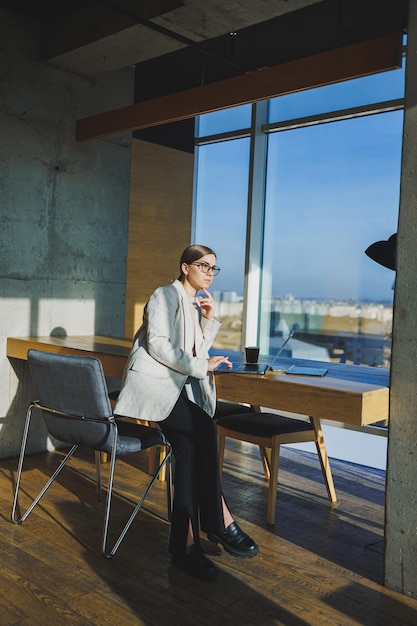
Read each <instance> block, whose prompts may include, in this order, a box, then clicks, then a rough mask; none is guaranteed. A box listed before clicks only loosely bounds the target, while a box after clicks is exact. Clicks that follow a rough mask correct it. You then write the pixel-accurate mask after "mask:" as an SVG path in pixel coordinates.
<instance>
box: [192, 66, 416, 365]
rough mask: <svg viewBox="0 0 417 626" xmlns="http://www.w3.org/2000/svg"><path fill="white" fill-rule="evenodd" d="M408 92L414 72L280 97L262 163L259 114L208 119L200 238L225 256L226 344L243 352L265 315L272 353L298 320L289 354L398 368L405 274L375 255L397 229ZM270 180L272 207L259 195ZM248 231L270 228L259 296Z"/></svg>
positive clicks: (203, 131)
mask: <svg viewBox="0 0 417 626" xmlns="http://www.w3.org/2000/svg"><path fill="white" fill-rule="evenodd" d="M403 89H404V68H402V69H401V70H394V71H391V72H386V73H384V74H380V75H378V76H371V77H368V78H361V79H357V80H352V81H347V82H345V83H340V84H337V85H331V86H328V87H321V88H319V89H312V90H310V91H306V92H302V93H297V94H293V95H287V96H282V97H280V98H276V99H274V100H273V101H271V102H270V103H269V106H268V108H265V119H264V123H263V127H262V128H263V136H264V137H265V136H267V137H268V142H267V150H266V151H264V152H262V150H260V151H258V152H259V154H263V157H259V156H258V157H256V159H257V160H254V159H253V158H250V155H252V156H253V154H256V150H254V148H253V146H254V144H252V150H251V143H250V142H256V141H259V133H257V132H252V133H251V134H250V133H249V129H248V128H247V124H248V108H247V106H245V107H238V108H237V110H236V115H235V116H233V115H232V113H231V111H230V110H229V111H228V112H227V114H226V113H225V114H224V115H222V116H219V114H208V115H207V116H203V117H202V118H200V124H199V132H198V133H197V135H198V138H197V140H196V142H197V154H198V159H197V170H196V194H195V241H197V240H198V241H201V242H206V243H207V244H208V245H211V246H212V247H213V248H215V249H216V251H217V252H218V261H219V265H221V267H222V271H221V273H220V275H219V276H218V277H216V279H215V286H214V295H215V298H216V301H217V304H218V313H219V316H220V318H221V319H223V320H225V321H226V325H225V332H224V333H223V334H221V335H220V336H219V341H218V346H219V347H220V346H221V347H225V348H230V349H235V350H236V349H237V350H240V349H242V346H243V345H244V343H245V341H246V336H247V335H246V336H245V335H244V334H243V335H242V334H241V333H240V329H241V328H244V329H245V319H244V318H245V314H246V313H247V310H248V307H253V308H254V309H256V310H257V316H256V319H257V329H256V333H257V335H256V336H257V340H258V342H259V343H260V345H261V348H262V351H263V352H265V353H266V352H270V353H274V352H275V351H276V350H277V348H278V347H279V346H280V345H281V344H282V343H283V341H284V340H285V338H286V336H287V335H288V333H289V332H290V329H291V327H292V326H293V324H297V327H298V331H297V334H296V335H295V337H294V338H293V339H291V341H290V342H289V343H288V344H287V349H288V350H287V352H286V354H290V355H292V356H295V357H297V356H299V357H301V358H313V359H321V360H341V361H346V362H349V363H365V364H368V365H375V366H386V365H387V364H388V363H389V358H390V340H391V339H390V338H391V324H392V300H393V283H394V277H395V276H394V273H393V272H392V271H391V270H388V269H386V268H383V267H381V266H379V265H377V264H376V263H374V262H373V261H371V260H370V259H369V258H368V257H367V256H366V255H365V254H364V251H365V249H366V248H367V247H368V246H369V245H370V244H371V243H373V242H374V241H377V240H380V239H387V238H388V237H389V236H390V235H392V234H393V233H394V232H395V231H396V229H397V218H398V204H399V182H400V162H401V138H402V123H403V113H402V98H403ZM254 106H255V105H254ZM232 111H233V110H232ZM216 116H217V117H216ZM255 119H256V120H258V121H257V123H258V124H259V119H258V117H257V116H256V115H255V114H253V115H252V120H255ZM228 120H229V121H228ZM228 124H229V125H228ZM260 158H261V159H263V162H262V163H260ZM254 172H255V174H254ZM254 176H256V177H258V178H260V179H261V180H256V181H255V183H254ZM259 183H261V186H263V187H264V188H265V201H264V203H263V206H262V207H261V211H259V207H255V210H254V207H253V202H254V200H253V197H252V196H251V195H250V194H251V190H252V189H253V187H254V184H255V185H256V184H257V185H258V187H259ZM248 190H249V191H248ZM258 201H259V195H258V197H257V200H256V201H255V202H258ZM248 207H249V216H250V219H249V220H248V218H247V212H248ZM254 214H256V215H257V216H258V217H257V218H256V219H258V220H259V219H260V218H259V215H260V214H261V215H262V218H261V220H260V221H258V222H256V220H254V218H253V215H254ZM247 224H249V228H259V227H260V226H259V225H260V224H261V226H262V228H263V230H262V232H263V241H262V246H261V250H260V253H259V266H260V267H261V278H262V280H261V284H260V286H259V289H257V291H256V292H251V293H244V285H250V284H251V283H250V281H246V282H245V281H244V277H245V276H244V272H245V271H246V272H250V267H252V266H253V255H252V256H251V254H252V253H251V249H250V242H251V241H252V240H253V238H252V239H251V236H250V235H251V233H250V232H246V229H247ZM245 260H246V261H245ZM245 262H246V265H245ZM250 262H251V263H252V266H251V265H250ZM246 331H247V325H246ZM251 336H252V337H253V332H252V335H251Z"/></svg>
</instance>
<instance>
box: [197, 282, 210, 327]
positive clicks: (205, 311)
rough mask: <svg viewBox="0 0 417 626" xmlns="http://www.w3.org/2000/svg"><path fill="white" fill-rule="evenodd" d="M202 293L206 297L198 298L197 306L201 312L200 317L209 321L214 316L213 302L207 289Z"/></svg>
mask: <svg viewBox="0 0 417 626" xmlns="http://www.w3.org/2000/svg"><path fill="white" fill-rule="evenodd" d="M203 291H204V293H205V294H206V296H205V297H203V296H200V297H199V298H198V305H199V307H200V310H201V315H202V316H203V317H205V318H206V319H208V320H211V319H213V316H214V301H213V298H212V297H211V295H210V293H209V292H208V291H207V289H203Z"/></svg>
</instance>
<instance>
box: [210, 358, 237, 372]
mask: <svg viewBox="0 0 417 626" xmlns="http://www.w3.org/2000/svg"><path fill="white" fill-rule="evenodd" d="M221 363H225V364H226V365H227V367H228V368H229V369H230V368H231V367H233V363H231V362H230V361H229V359H228V358H227V356H211V357H210V358H209V360H208V367H207V371H208V372H214V370H215V369H216V368H217V367H219V365H220V364H221Z"/></svg>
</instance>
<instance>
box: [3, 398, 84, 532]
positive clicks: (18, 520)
mask: <svg viewBox="0 0 417 626" xmlns="http://www.w3.org/2000/svg"><path fill="white" fill-rule="evenodd" d="M36 408H37V409H39V407H38V406H37V405H36V404H31V405H30V406H29V408H28V410H27V413H26V422H25V428H24V431H23V438H22V445H21V449H20V456H19V463H18V468H17V477H16V486H15V492H14V498H13V507H12V522H13V523H14V524H22V522H24V521H25V519H26V518H27V517H28V516H29V515H30V513H31V512H32V511H33V509H34V508H35V506H36V505H37V504H38V502H39V500H40V499H41V498H42V496H43V495H44V494H45V493H46V491H47V490H48V489H49V487H50V486H51V485H52V483H53V482H54V480H55V478H56V477H57V476H58V474H59V473H60V471H61V470H62V469H63V468H64V467H65V465H66V464H67V463H68V461H69V460H70V458H71V457H72V455H73V454H74V452H75V451H76V450H77V448H78V446H77V445H74V446H72V448H71V449H70V450H69V452H68V453H67V454H66V456H65V457H64V458H63V460H62V461H61V463H60V464H59V465H58V467H57V469H56V470H55V472H54V473H53V474H52V476H51V477H50V479H49V480H48V482H47V483H46V485H45V486H44V487H43V489H41V491H40V492H39V493H38V495H37V496H36V498H35V499H34V500H33V502H32V504H31V505H30V506H29V508H28V509H27V510H26V512H25V513H24V514H23V515H22V516H21V517H19V518H18V517H16V510H17V507H18V500H19V488H20V482H21V478H22V470H23V462H24V458H25V452H26V444H27V439H28V434H29V426H30V421H31V417H32V411H33V409H36Z"/></svg>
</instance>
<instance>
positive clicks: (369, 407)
mask: <svg viewBox="0 0 417 626" xmlns="http://www.w3.org/2000/svg"><path fill="white" fill-rule="evenodd" d="M131 345H132V342H131V340H128V339H118V338H113V337H101V336H77V337H19V338H12V337H9V338H8V339H7V356H8V357H11V358H17V359H24V360H26V358H27V351H28V350H29V349H30V348H35V349H37V350H46V351H50V352H61V353H65V354H81V355H88V356H95V357H97V358H99V359H100V360H101V362H102V364H103V369H104V372H105V374H106V376H109V377H113V378H121V377H122V374H123V369H124V366H125V363H126V358H127V356H128V354H129V351H130V348H131ZM294 363H296V364H297V365H305V364H309V365H311V364H313V363H314V365H318V366H324V367H326V368H328V373H327V374H326V376H324V377H313V376H295V375H287V374H282V373H278V372H268V373H267V374H266V375H265V376H259V375H248V374H232V373H227V374H220V373H219V374H217V375H216V386H217V393H218V396H219V398H222V399H224V400H231V401H234V402H247V403H249V404H254V405H259V406H264V407H269V408H271V409H279V410H282V411H290V412H292V413H301V414H303V415H309V416H312V417H316V418H320V419H328V420H335V421H339V422H344V423H347V424H353V425H356V426H364V425H366V424H372V423H375V422H378V421H381V420H386V419H388V407H389V371H388V370H386V369H379V368H373V367H367V366H360V365H345V364H341V363H327V362H326V363H321V362H312V361H303V360H301V359H288V358H280V359H279V360H278V361H277V362H276V363H275V367H277V368H281V367H282V368H283V369H284V368H286V367H288V366H289V365H292V364H294Z"/></svg>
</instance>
